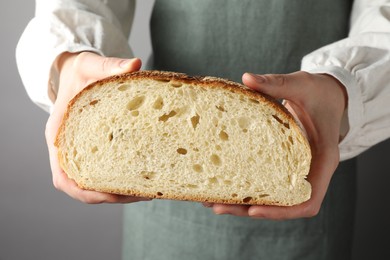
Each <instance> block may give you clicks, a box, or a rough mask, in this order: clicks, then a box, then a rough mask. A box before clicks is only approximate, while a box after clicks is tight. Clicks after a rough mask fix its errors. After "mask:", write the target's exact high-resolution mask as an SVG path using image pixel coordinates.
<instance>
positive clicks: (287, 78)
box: [242, 73, 304, 100]
mask: <svg viewBox="0 0 390 260" xmlns="http://www.w3.org/2000/svg"><path fill="white" fill-rule="evenodd" d="M298 77H299V75H298V74H297V73H291V74H265V75H258V74H252V73H245V74H244V75H243V76H242V82H243V83H244V84H245V85H246V86H248V87H249V88H251V89H253V90H256V91H259V92H262V93H264V94H267V95H269V96H272V97H274V98H276V99H289V100H294V99H296V98H297V97H299V96H300V95H301V94H302V91H304V89H303V88H302V87H304V86H303V85H302V81H301V80H299V79H298Z"/></svg>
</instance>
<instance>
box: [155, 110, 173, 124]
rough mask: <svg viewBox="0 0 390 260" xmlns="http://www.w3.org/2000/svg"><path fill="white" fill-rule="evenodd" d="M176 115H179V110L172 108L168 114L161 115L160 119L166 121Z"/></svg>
mask: <svg viewBox="0 0 390 260" xmlns="http://www.w3.org/2000/svg"><path fill="white" fill-rule="evenodd" d="M175 115H177V112H176V111H175V110H172V111H171V112H169V113H168V114H164V115H162V116H160V117H159V118H158V121H162V122H166V121H168V119H169V118H171V117H174V116H175Z"/></svg>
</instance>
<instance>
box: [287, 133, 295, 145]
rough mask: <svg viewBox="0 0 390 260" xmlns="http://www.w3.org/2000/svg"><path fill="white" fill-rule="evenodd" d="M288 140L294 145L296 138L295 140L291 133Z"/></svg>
mask: <svg viewBox="0 0 390 260" xmlns="http://www.w3.org/2000/svg"><path fill="white" fill-rule="evenodd" d="M288 140H289V141H290V143H291V144H292V145H294V140H293V138H292V136H291V135H290V136H289V137H288Z"/></svg>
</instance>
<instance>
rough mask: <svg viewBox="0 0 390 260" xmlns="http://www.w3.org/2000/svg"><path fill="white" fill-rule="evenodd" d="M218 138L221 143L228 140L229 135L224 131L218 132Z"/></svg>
mask: <svg viewBox="0 0 390 260" xmlns="http://www.w3.org/2000/svg"><path fill="white" fill-rule="evenodd" d="M219 138H220V139H221V140H223V141H227V140H229V135H228V134H227V133H226V132H225V131H223V130H222V131H221V132H219Z"/></svg>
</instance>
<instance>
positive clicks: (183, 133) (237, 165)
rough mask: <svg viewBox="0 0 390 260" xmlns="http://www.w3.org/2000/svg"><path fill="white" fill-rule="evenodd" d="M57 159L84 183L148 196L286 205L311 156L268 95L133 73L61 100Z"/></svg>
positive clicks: (295, 196)
mask: <svg viewBox="0 0 390 260" xmlns="http://www.w3.org/2000/svg"><path fill="white" fill-rule="evenodd" d="M56 145H57V146H58V148H59V160H60V163H61V166H62V168H63V169H64V170H65V172H66V173H67V174H68V176H69V177H70V178H72V179H74V180H75V181H76V183H77V184H78V185H79V186H80V187H82V188H85V189H90V190H97V191H104V192H111V193H118V194H128V195H137V196H145V197H153V198H164V199H178V200H191V201H204V202H206V201H208V202H219V203H234V204H266V205H285V206H288V205H295V204H299V203H302V202H304V201H306V200H308V199H309V198H310V193H311V186H310V184H309V183H308V182H307V181H306V179H305V178H306V176H307V174H308V171H309V168H310V161H311V154H310V148H309V145H308V142H307V140H306V139H305V137H304V136H303V135H302V132H301V130H300V128H299V127H298V125H297V124H296V122H295V121H294V120H293V118H292V117H291V115H290V114H288V112H286V110H285V109H284V108H283V107H282V106H281V105H279V104H278V103H277V102H275V101H274V100H272V99H270V98H268V97H265V96H262V95H260V94H258V93H255V92H253V91H251V90H249V89H246V88H245V87H244V86H242V85H239V84H237V83H233V82H230V81H226V80H222V79H217V78H210V77H208V78H200V77H195V78H193V77H189V76H186V75H184V74H176V73H171V72H156V71H141V72H136V73H128V74H123V75H120V76H114V77H111V78H108V79H104V80H102V81H98V82H96V83H94V84H92V85H90V86H88V87H87V88H86V89H85V90H84V91H82V92H81V93H80V94H79V95H77V96H76V97H75V98H74V99H73V100H72V101H71V102H70V104H69V107H68V111H67V114H66V115H65V117H64V120H63V123H62V126H61V127H60V130H59V132H58V135H57V140H56Z"/></svg>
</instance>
